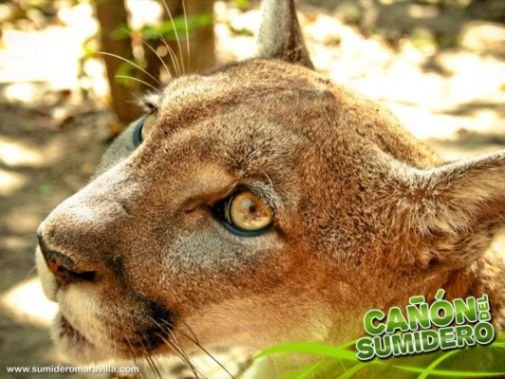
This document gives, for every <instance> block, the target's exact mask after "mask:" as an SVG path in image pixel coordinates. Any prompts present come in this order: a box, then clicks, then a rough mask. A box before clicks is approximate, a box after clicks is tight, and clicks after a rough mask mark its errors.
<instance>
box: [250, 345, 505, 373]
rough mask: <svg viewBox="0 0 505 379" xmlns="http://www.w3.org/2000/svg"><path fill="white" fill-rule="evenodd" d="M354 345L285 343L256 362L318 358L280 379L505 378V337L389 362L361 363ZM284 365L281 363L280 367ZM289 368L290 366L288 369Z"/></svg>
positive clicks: (261, 355) (261, 354) (262, 355)
mask: <svg viewBox="0 0 505 379" xmlns="http://www.w3.org/2000/svg"><path fill="white" fill-rule="evenodd" d="M354 343H355V341H351V342H348V343H346V344H343V345H340V346H333V345H328V344H322V343H310V342H300V343H286V344H282V345H277V346H274V347H272V348H269V349H266V350H264V351H262V352H261V353H260V354H258V355H257V357H256V359H258V358H261V357H266V356H270V355H274V354H275V355H277V354H283V355H281V360H280V362H282V358H283V357H284V360H285V361H286V360H287V358H288V356H287V355H286V354H289V355H291V357H292V355H293V354H310V355H315V356H317V357H319V359H317V360H316V361H312V362H311V363H309V364H306V365H305V366H303V367H301V368H297V369H295V370H293V369H291V370H289V369H288V371H287V372H285V373H284V374H282V375H281V376H279V377H278V378H279V379H291V378H296V379H309V378H310V379H316V378H330V377H331V378H338V379H345V378H352V377H354V376H355V375H356V374H358V375H359V377H363V378H382V377H395V378H418V379H426V378H428V377H446V378H469V377H472V378H489V377H495V378H496V377H505V335H502V336H501V337H500V338H498V339H497V341H495V342H494V343H493V344H492V345H490V346H487V347H481V346H479V347H473V348H466V349H460V350H452V351H448V352H443V351H442V352H437V353H431V354H421V355H417V356H411V357H402V358H393V359H387V360H381V359H374V360H372V361H369V362H360V361H359V360H358V359H357V358H356V354H355V352H354V351H352V350H350V348H351V347H352V346H354ZM281 365H282V363H281ZM286 366H288V365H286Z"/></svg>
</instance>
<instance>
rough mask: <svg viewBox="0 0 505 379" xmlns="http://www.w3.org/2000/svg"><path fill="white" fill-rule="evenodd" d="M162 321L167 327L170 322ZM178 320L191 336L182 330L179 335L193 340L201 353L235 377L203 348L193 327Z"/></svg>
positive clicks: (232, 376)
mask: <svg viewBox="0 0 505 379" xmlns="http://www.w3.org/2000/svg"><path fill="white" fill-rule="evenodd" d="M161 321H162V322H163V323H165V324H167V325H168V326H169V327H170V326H171V324H170V323H169V322H168V321H166V320H161ZM179 321H180V322H182V323H183V325H184V326H186V328H187V329H188V330H189V331H190V333H191V334H192V336H193V337H190V336H188V335H187V334H186V333H184V332H183V331H180V333H181V335H182V336H183V337H186V338H187V339H189V340H190V341H191V342H193V343H194V344H195V345H196V346H197V347H198V348H199V349H200V350H202V352H203V353H205V354H206V355H207V356H208V357H209V358H210V359H212V360H213V361H214V362H215V363H216V364H217V365H218V366H219V367H221V368H222V369H223V370H224V371H225V372H226V373H227V374H228V375H229V376H230V377H231V378H235V376H234V375H233V374H232V373H231V372H230V371H229V370H228V369H227V368H226V367H225V366H224V365H223V364H222V363H221V362H220V361H219V360H218V359H217V358H216V357H214V356H213V355H212V354H211V353H210V352H209V351H208V350H207V349H205V348H204V347H203V346H202V345H201V344H200V342H199V341H198V338H197V337H196V334H195V332H194V331H193V329H192V328H191V327H190V326H189V324H188V323H186V322H184V321H183V320H179Z"/></svg>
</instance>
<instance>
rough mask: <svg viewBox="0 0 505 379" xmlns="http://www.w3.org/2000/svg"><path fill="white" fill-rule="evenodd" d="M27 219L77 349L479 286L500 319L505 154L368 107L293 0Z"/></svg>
mask: <svg viewBox="0 0 505 379" xmlns="http://www.w3.org/2000/svg"><path fill="white" fill-rule="evenodd" d="M146 105H147V109H148V111H147V112H146V115H145V116H144V117H142V118H141V119H140V120H138V121H137V122H135V123H133V124H132V125H131V126H129V127H128V128H127V129H126V131H125V132H124V133H123V134H122V135H121V136H120V137H118V138H117V140H116V141H115V142H114V143H113V144H112V145H111V146H110V148H109V150H108V151H107V152H106V154H105V155H104V158H103V160H102V162H101V164H100V165H99V167H98V170H97V173H96V175H95V176H94V177H93V179H92V180H91V181H90V182H89V184H87V185H86V186H85V187H84V188H83V189H82V190H80V191H79V192H77V193H76V194H74V195H73V196H71V197H70V198H68V199H67V200H65V201H64V202H63V203H61V204H60V205H59V206H58V207H57V208H56V209H54V210H53V211H52V212H51V213H50V214H49V216H48V217H47V218H46V219H45V220H44V221H43V222H42V224H41V225H40V227H39V229H38V239H39V240H38V241H39V246H38V249H37V253H36V261H37V264H38V271H39V273H40V276H41V279H42V285H43V288H44V291H45V293H46V295H47V296H48V297H49V299H52V300H54V301H56V302H58V304H59V309H60V311H59V313H58V315H57V316H56V319H55V321H54V325H53V327H52V335H53V338H54V340H55V343H56V345H58V346H60V347H61V348H62V349H63V351H64V352H65V353H66V354H67V355H68V356H69V357H71V358H74V359H76V360H79V361H81V362H85V361H94V360H99V359H103V358H108V357H111V358H123V357H124V358H130V357H134V358H135V357H142V356H143V355H144V354H146V353H149V354H162V355H167V356H169V355H173V354H174V348H173V347H172V346H171V345H174V344H173V343H175V341H177V346H178V348H180V349H184V350H185V351H186V352H192V351H195V350H196V349H197V347H196V345H195V341H196V340H197V341H198V343H199V344H201V345H202V346H205V347H209V348H212V347H215V346H224V347H227V346H247V347H250V348H251V349H261V348H264V347H268V346H271V345H273V344H277V343H282V342H286V341H326V342H329V343H341V342H346V341H350V340H352V339H354V338H357V337H359V336H361V335H363V334H364V331H363V327H362V317H363V314H364V313H365V312H366V311H367V310H369V309H371V308H380V309H386V308H388V307H390V306H392V305H398V306H402V305H406V304H407V302H408V300H409V297H410V296H413V295H424V296H425V297H426V299H433V297H434V294H435V293H436V291H437V289H439V288H443V289H445V291H446V299H451V298H455V297H465V296H467V295H475V296H480V295H481V294H484V293H486V294H488V295H489V298H490V302H491V306H492V318H493V322H494V325H495V327H496V329H497V330H503V329H504V328H505V260H504V257H503V256H500V255H498V253H490V252H487V247H488V246H489V244H490V242H491V240H492V238H493V236H494V235H495V233H496V232H497V231H498V229H499V228H500V227H502V226H505V181H504V176H505V150H502V151H498V152H496V153H493V154H489V155H486V156H480V157H476V158H473V159H465V160H463V161H457V162H451V163H446V162H443V161H442V160H441V159H440V158H439V157H438V156H437V155H435V154H434V153H432V152H431V151H430V150H429V149H428V148H427V147H425V146H424V145H423V144H421V143H420V142H418V141H417V140H415V139H414V138H413V137H412V136H411V135H410V134H409V133H408V132H407V131H406V130H404V129H403V128H402V126H401V125H400V124H399V122H398V121H397V120H396V118H395V117H394V116H392V114H391V113H390V112H389V111H388V110H386V109H385V108H384V107H383V106H381V105H380V104H378V103H376V102H374V101H372V100H369V99H367V98H364V97H362V96H360V95H358V94H356V93H355V92H353V91H352V90H350V89H347V88H345V87H343V86H341V85H338V84H335V83H332V82H330V81H329V80H328V79H326V78H325V77H323V76H321V75H320V74H318V73H317V72H315V71H314V66H313V64H312V62H311V60H310V58H309V55H308V51H307V48H306V46H305V43H304V39H303V37H302V33H301V28H300V24H299V22H298V20H297V18H296V13H295V6H294V2H293V0H265V1H264V4H263V12H262V22H261V27H260V31H259V37H258V49H257V56H256V57H255V58H252V59H249V60H245V61H242V62H238V63H233V64H228V65H225V66H224V67H220V68H218V69H215V70H213V71H210V72H206V73H204V74H191V75H185V76H181V77H178V78H176V79H173V80H171V81H170V82H169V83H167V85H166V87H165V88H164V89H163V90H162V91H160V92H159V93H153V94H150V95H148V96H147V98H146Z"/></svg>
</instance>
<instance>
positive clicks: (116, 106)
mask: <svg viewBox="0 0 505 379" xmlns="http://www.w3.org/2000/svg"><path fill="white" fill-rule="evenodd" d="M95 10H96V17H97V19H98V22H99V24H100V29H101V30H100V42H101V50H102V51H104V52H106V53H109V54H115V55H118V56H120V57H122V58H125V59H129V60H133V53H132V44H131V39H130V38H129V37H128V38H120V39H118V38H114V36H113V33H114V31H116V30H117V29H118V28H119V27H121V26H125V25H127V24H128V14H127V11H126V8H125V4H124V1H123V0H95ZM103 59H104V62H105V67H106V70H107V79H108V82H109V87H110V96H111V105H112V109H113V110H114V113H115V114H116V116H117V118H118V120H119V122H120V123H122V124H124V125H127V124H128V123H130V122H131V121H133V120H135V119H136V118H137V117H139V116H140V114H141V109H140V108H139V107H138V106H137V105H136V103H135V92H136V89H137V90H138V85H135V84H134V83H132V86H130V85H128V86H126V85H125V84H123V83H122V82H120V81H118V80H117V79H116V75H117V72H118V70H119V68H120V67H121V65H122V64H123V62H122V61H121V60H120V59H117V58H115V57H111V56H109V55H103ZM129 84H130V83H129Z"/></svg>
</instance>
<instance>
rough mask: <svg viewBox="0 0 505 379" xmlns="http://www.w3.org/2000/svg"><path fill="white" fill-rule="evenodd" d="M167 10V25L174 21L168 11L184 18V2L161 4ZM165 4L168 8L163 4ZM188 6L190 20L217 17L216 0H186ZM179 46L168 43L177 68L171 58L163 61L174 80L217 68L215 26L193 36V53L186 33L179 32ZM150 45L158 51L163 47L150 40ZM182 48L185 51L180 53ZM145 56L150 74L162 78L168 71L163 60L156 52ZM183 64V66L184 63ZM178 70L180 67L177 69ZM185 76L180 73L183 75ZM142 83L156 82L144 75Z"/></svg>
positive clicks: (173, 0) (200, 29)
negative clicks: (215, 10) (215, 12)
mask: <svg viewBox="0 0 505 379" xmlns="http://www.w3.org/2000/svg"><path fill="white" fill-rule="evenodd" d="M159 1H160V2H161V3H162V7H163V10H164V12H163V19H164V21H169V20H170V15H169V13H168V12H167V11H166V8H165V6H166V7H168V9H169V11H170V14H171V16H172V17H173V18H174V19H175V18H180V17H184V8H183V3H182V1H183V0H159ZM163 2H164V3H165V4H163ZM184 4H185V6H186V14H187V16H188V18H191V17H194V16H198V15H204V14H205V15H211V16H213V13H214V12H213V8H214V1H213V0H184ZM178 37H179V40H180V41H179V43H177V41H175V40H168V39H167V41H166V42H167V44H168V45H169V46H170V47H171V48H172V50H173V52H174V55H175V58H176V59H177V61H178V63H177V65H175V64H174V63H173V62H172V59H171V57H170V55H169V54H166V55H165V56H164V57H163V60H164V62H165V63H166V64H167V66H168V67H169V68H170V71H171V73H172V75H173V76H177V75H178V74H183V73H191V72H202V71H205V70H208V69H209V68H212V67H214V66H215V64H216V57H215V43H214V25H213V24H211V25H207V26H200V27H197V28H196V29H194V30H190V32H189V50H190V51H189V53H188V49H187V41H186V33H185V32H184V31H179V32H178ZM147 43H148V44H149V45H150V46H151V47H152V48H153V49H154V50H156V49H157V48H158V47H159V46H162V47H163V44H162V43H161V42H160V41H158V40H150V41H147ZM179 46H180V47H181V51H179ZM144 56H145V59H146V63H147V67H146V69H147V71H148V72H149V73H150V74H152V75H153V76H155V77H157V78H158V77H159V74H160V70H162V69H164V68H163V67H162V66H163V65H162V64H161V62H160V60H159V59H158V58H157V57H156V55H155V54H154V52H153V51H152V50H151V49H149V48H147V47H144ZM181 60H182V62H181ZM177 66H178V67H177ZM183 70H184V72H178V71H183ZM142 80H144V81H147V82H149V83H151V84H152V79H150V78H149V76H147V75H144V76H143V77H142Z"/></svg>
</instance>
